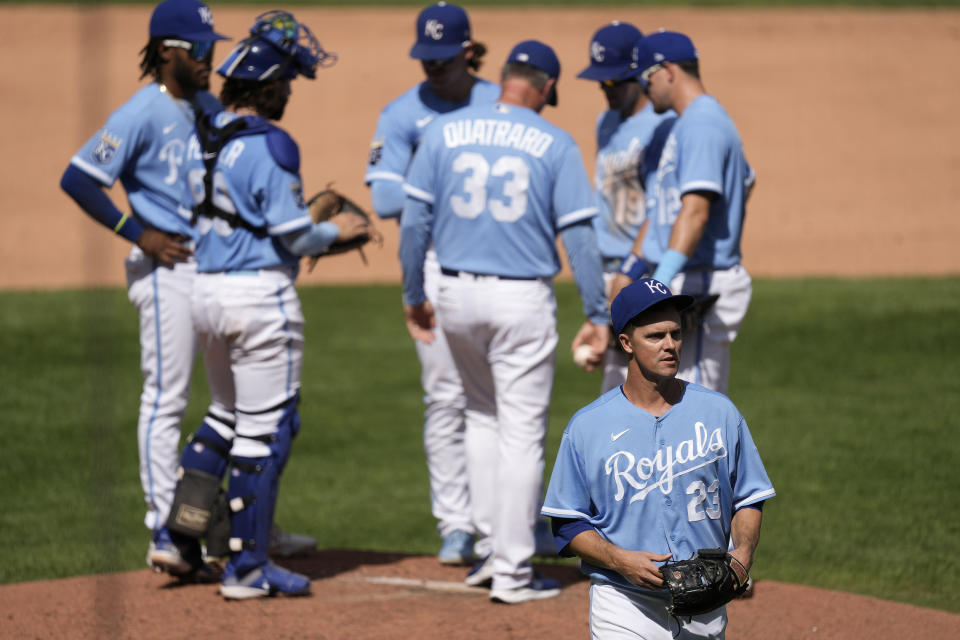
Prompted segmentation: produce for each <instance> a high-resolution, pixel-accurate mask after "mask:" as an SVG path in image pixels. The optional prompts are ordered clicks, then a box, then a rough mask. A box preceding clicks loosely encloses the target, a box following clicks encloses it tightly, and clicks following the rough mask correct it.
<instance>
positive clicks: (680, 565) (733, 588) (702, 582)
mask: <svg viewBox="0 0 960 640" xmlns="http://www.w3.org/2000/svg"><path fill="white" fill-rule="evenodd" d="M660 573H662V574H663V579H664V582H666V585H667V589H669V590H670V609H669V611H670V613H671V614H673V615H674V616H677V617H689V616H695V615H698V614H701V613H707V612H708V611H713V610H714V609H717V608H718V607H722V606H723V605H725V604H727V603H728V602H730V601H731V600H733V599H734V598H736V597H737V596H739V595H742V594H743V592H745V591H746V590H747V579H748V578H749V574H748V572H747V569H746V567H744V566H743V565H742V564H740V561H739V560H737V559H736V558H734V557H733V556H731V555H730V554H729V553H727V552H726V551H724V550H723V549H700V550H699V551H698V552H697V555H696V556H695V557H693V558H690V559H689V560H680V561H679V562H667V563H665V564H664V565H663V566H662V567H660Z"/></svg>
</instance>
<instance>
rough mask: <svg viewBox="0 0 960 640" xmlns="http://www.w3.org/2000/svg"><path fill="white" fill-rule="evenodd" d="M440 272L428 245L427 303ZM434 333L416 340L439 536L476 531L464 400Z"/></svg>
mask: <svg viewBox="0 0 960 640" xmlns="http://www.w3.org/2000/svg"><path fill="white" fill-rule="evenodd" d="M441 277H442V276H441V274H440V264H439V263H438V262H437V254H436V252H435V251H434V250H433V249H432V248H431V249H430V250H429V251H428V252H427V257H426V260H425V261H424V265H423V279H424V282H423V286H424V290H425V292H426V294H427V299H428V300H430V302H431V303H434V302H435V301H436V300H437V294H438V292H439V289H440V278H441ZM438 324H439V323H438ZM433 334H434V339H433V343H432V344H424V343H422V342H420V341H419V340H414V345H416V349H417V357H418V358H419V359H420V383H421V385H422V386H423V394H424V395H423V403H424V405H426V411H425V413H424V422H423V450H424V453H425V454H426V458H427V472H428V474H429V476H430V507H431V511H432V512H433V517H435V518H436V519H437V530H438V531H439V532H440V535H441V536H444V537H445V536H447V535H449V534H450V533H452V532H453V531H456V530H457V529H461V530H463V531H467V532H469V533H475V532H476V529H475V527H474V526H473V517H472V515H471V513H470V489H469V487H468V484H467V450H466V444H465V443H464V437H465V431H466V426H465V422H464V420H465V418H464V409H465V408H466V406H467V400H466V397H465V396H464V394H463V383H462V382H460V375H459V374H458V373H457V365H456V363H455V362H454V361H453V356H452V355H450V347H449V346H448V345H447V339H446V336H445V335H444V333H443V331H442V329H441V328H440V327H439V326H438V327H437V329H435V330H434V332H433Z"/></svg>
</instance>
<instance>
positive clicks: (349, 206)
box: [307, 185, 383, 272]
mask: <svg viewBox="0 0 960 640" xmlns="http://www.w3.org/2000/svg"><path fill="white" fill-rule="evenodd" d="M307 207H308V208H309V209H310V218H311V219H313V222H314V223H317V222H324V221H325V220H329V219H330V218H332V217H333V216H335V215H337V214H338V213H355V214H357V215H358V216H360V217H361V218H363V219H364V220H366V221H367V223H370V222H371V217H370V214H368V213H367V212H366V211H364V210H363V208H362V207H361V206H360V205H358V204H357V203H356V202H354V201H353V200H351V199H350V198H348V197H347V196H345V195H343V194H342V193H339V192H337V191H335V190H334V189H333V188H331V187H330V185H327V188H326V189H324V190H323V191H321V192H320V193H317V194H316V195H314V196H313V197H312V198H310V199H309V200H308V201H307ZM369 242H375V243H377V245H379V246H383V236H381V235H380V233H379V232H378V231H376V230H375V229H373V226H372V225H371V227H370V233H365V234H363V235H360V236H357V237H356V238H353V239H351V240H346V241H340V240H337V241H336V242H334V243H333V244H331V245H330V246H329V247H327V249H326V251H324V252H323V253H321V254H318V255H315V256H310V257H309V259H308V262H307V271H308V272H309V271H313V268H314V267H315V266H316V265H317V261H318V260H319V259H320V258H324V257H326V256H335V255H339V254H341V253H347V252H348V251H354V250H356V251H359V252H360V258H361V259H362V260H363V264H367V256H365V255H364V253H363V248H364V247H365V246H366V245H367V244H368V243H369Z"/></svg>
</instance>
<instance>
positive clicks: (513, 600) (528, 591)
mask: <svg viewBox="0 0 960 640" xmlns="http://www.w3.org/2000/svg"><path fill="white" fill-rule="evenodd" d="M558 595H560V583H559V582H557V581H556V580H553V579H551V578H544V577H543V576H541V575H539V574H537V573H536V572H534V574H533V580H531V581H530V582H528V583H527V584H526V585H524V586H522V587H517V588H516V589H494V590H492V591H491V592H490V599H491V600H493V601H494V602H499V603H502V604H518V603H520V602H527V601H528V600H545V599H547V598H554V597H556V596H558Z"/></svg>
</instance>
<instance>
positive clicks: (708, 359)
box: [670, 264, 753, 394]
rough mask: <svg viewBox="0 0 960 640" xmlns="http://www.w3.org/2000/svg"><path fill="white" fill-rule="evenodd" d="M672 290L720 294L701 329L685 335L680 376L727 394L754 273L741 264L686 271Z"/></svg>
mask: <svg viewBox="0 0 960 640" xmlns="http://www.w3.org/2000/svg"><path fill="white" fill-rule="evenodd" d="M670 290H671V291H673V292H674V293H685V294H688V295H691V296H694V297H697V296H700V295H704V294H711V295H712V294H715V293H716V294H720V298H719V299H718V300H717V302H716V303H715V304H714V305H713V306H712V307H711V308H710V309H709V310H708V311H707V313H706V314H704V317H703V321H702V322H701V323H700V326H699V328H698V329H697V330H696V331H694V332H691V333H686V334H684V336H683V347H682V349H681V352H680V371H679V372H678V373H677V377H678V378H681V379H683V380H688V381H690V382H693V383H695V384H699V385H703V386H704V387H706V388H708V389H713V390H714V391H719V392H720V393H724V394H725V393H727V389H728V388H729V382H730V345H731V344H732V343H733V341H734V339H735V338H736V337H737V333H738V332H739V331H740V325H741V324H743V318H744V317H745V316H746V315H747V308H748V307H749V306H750V298H751V296H752V295H753V281H752V280H751V279H750V274H749V273H747V270H746V269H745V268H744V267H743V265H739V264H738V265H736V266H734V267H730V268H729V269H718V270H710V269H705V270H702V271H684V272H681V273H680V274H678V275H677V277H676V278H674V279H673V282H671V283H670Z"/></svg>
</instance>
